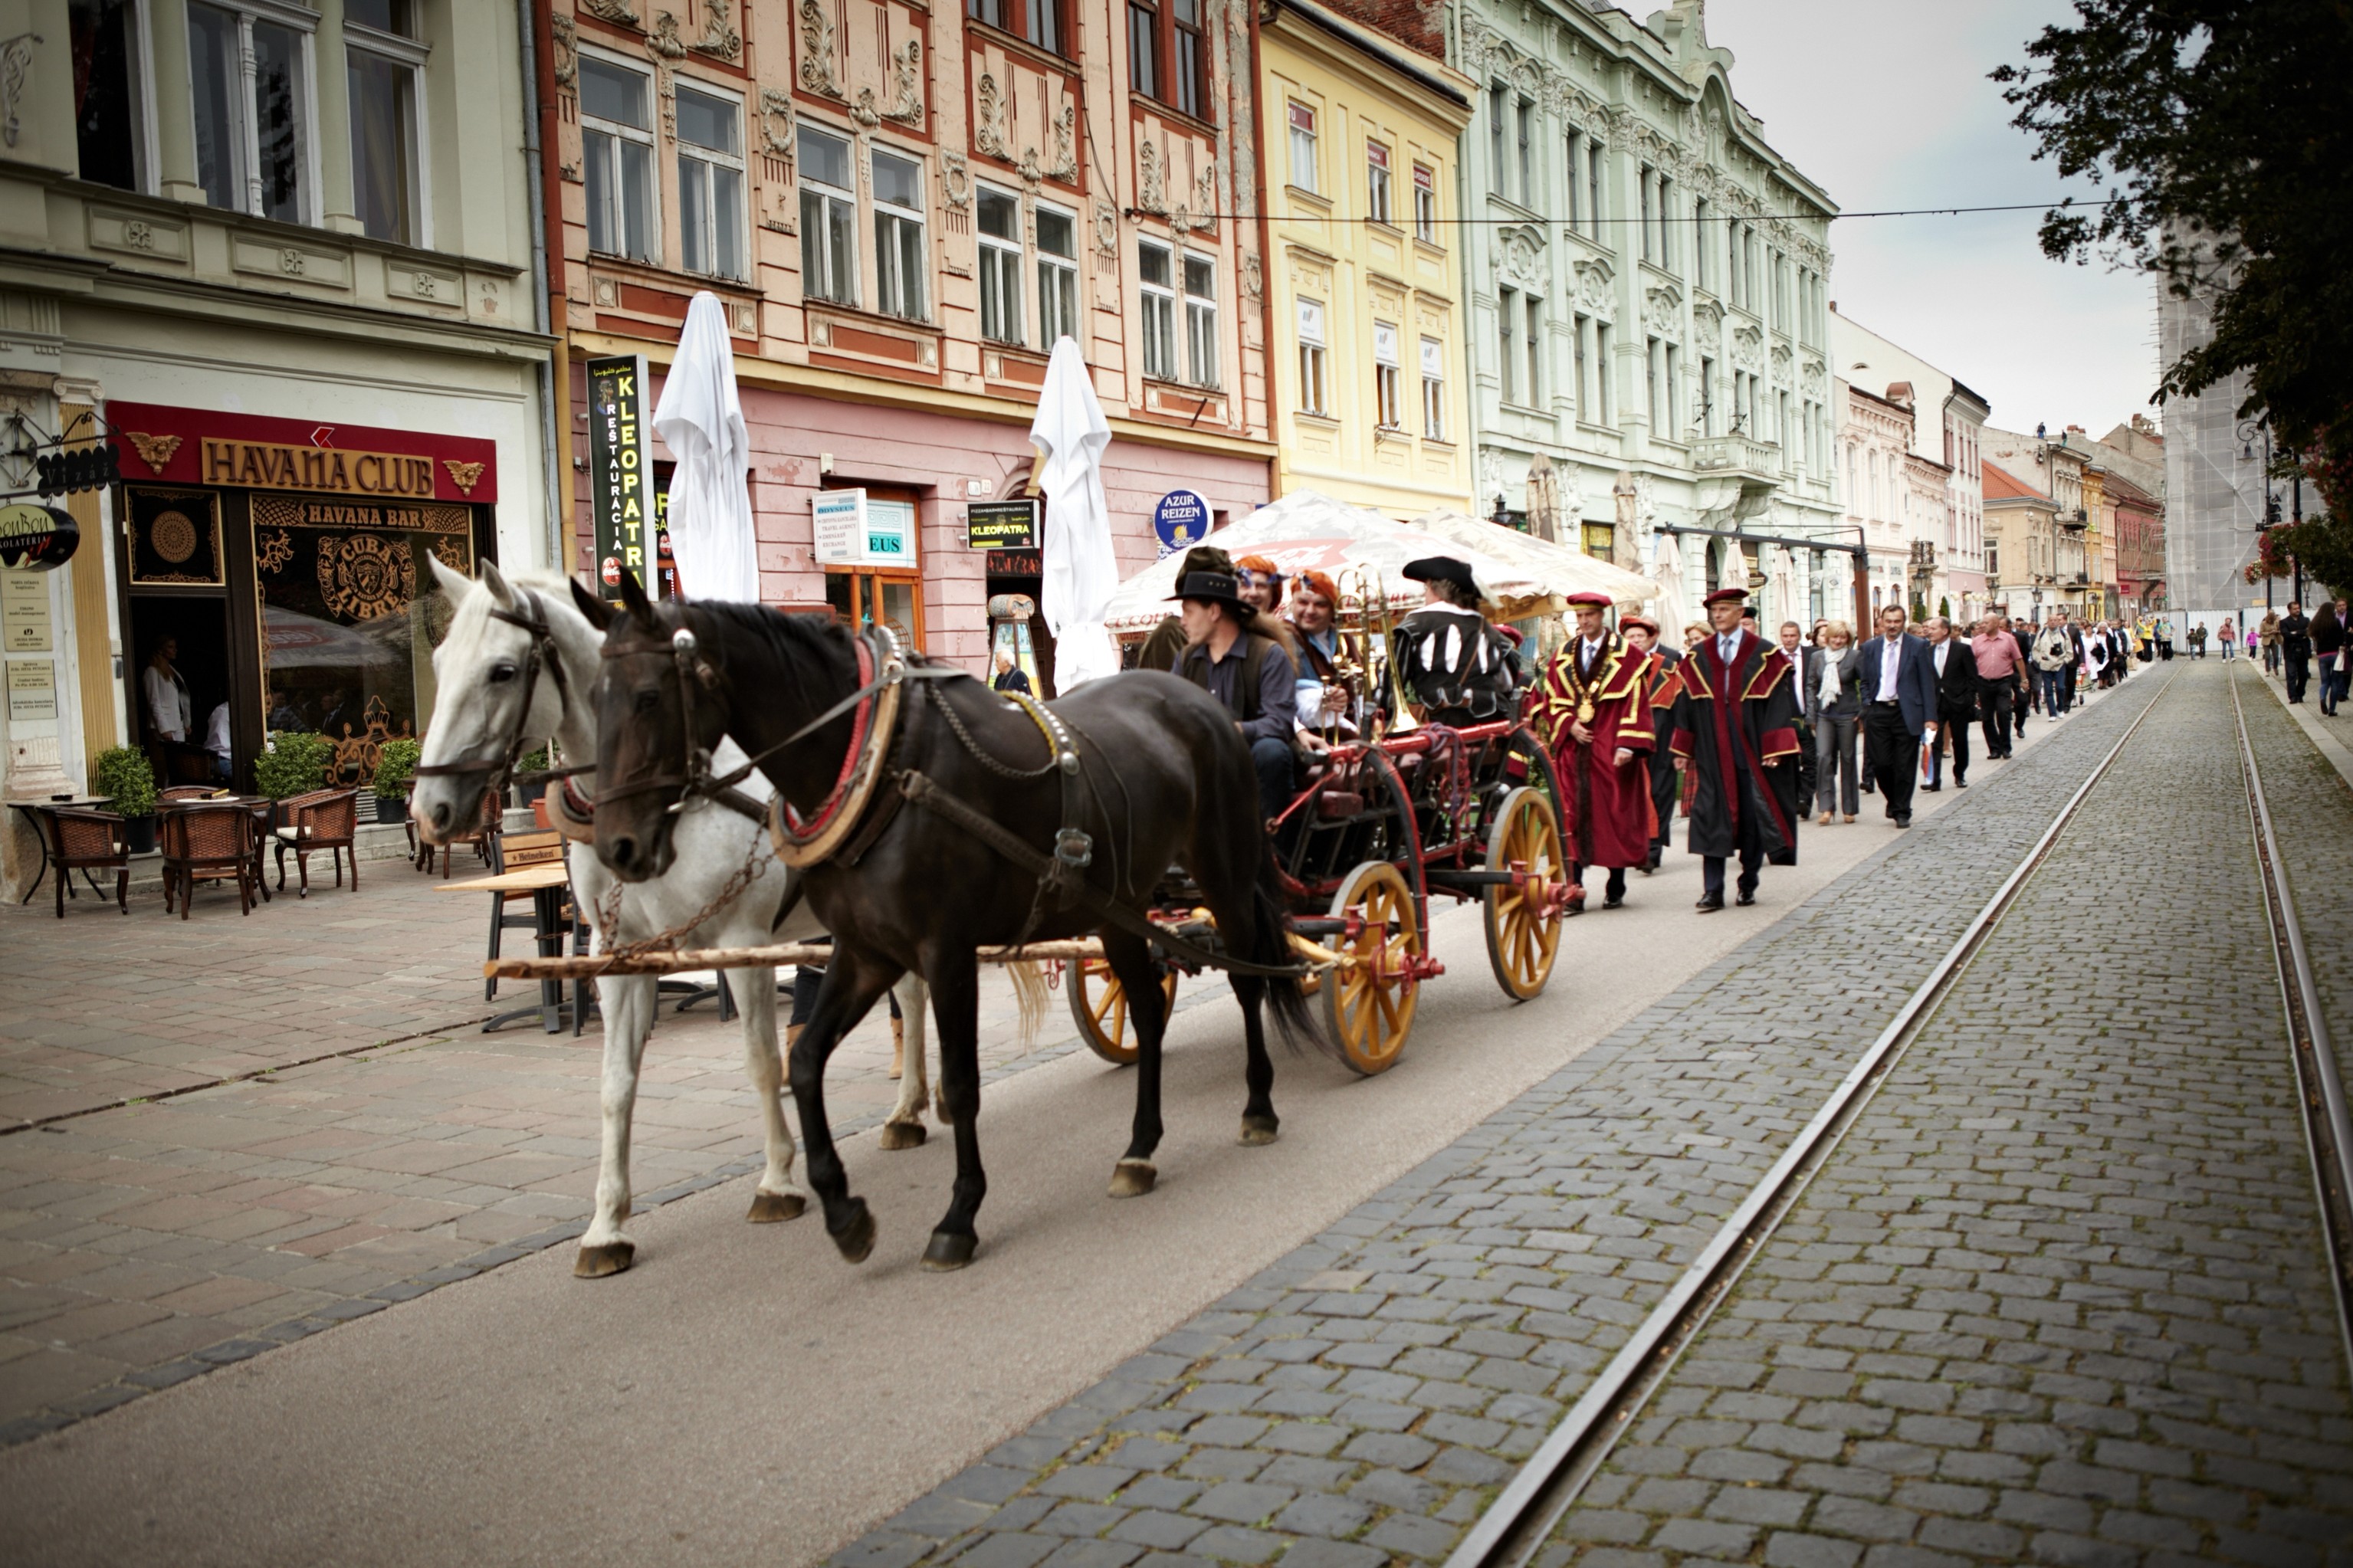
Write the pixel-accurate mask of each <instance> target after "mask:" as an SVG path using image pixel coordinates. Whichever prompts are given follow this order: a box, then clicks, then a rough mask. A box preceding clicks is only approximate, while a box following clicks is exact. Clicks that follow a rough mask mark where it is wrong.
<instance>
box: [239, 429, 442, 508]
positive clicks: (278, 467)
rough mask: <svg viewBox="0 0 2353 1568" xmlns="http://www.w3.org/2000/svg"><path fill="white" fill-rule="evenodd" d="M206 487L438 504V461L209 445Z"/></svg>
mask: <svg viewBox="0 0 2353 1568" xmlns="http://www.w3.org/2000/svg"><path fill="white" fill-rule="evenodd" d="M204 482H205V483H206V484H208V485H234V486H237V487H239V488H241V489H257V490H317V491H320V492H322V493H324V494H329V495H347V496H350V495H358V496H408V497H411V498H413V499H416V500H432V499H433V459H432V458H418V457H412V456H408V455H406V454H403V453H398V452H343V451H338V450H336V449H335V448H333V447H285V446H280V445H277V444H276V443H274V442H267V441H216V440H214V439H212V438H211V437H206V439H205V458H204Z"/></svg>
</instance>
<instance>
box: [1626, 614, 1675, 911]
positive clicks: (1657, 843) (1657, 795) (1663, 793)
mask: <svg viewBox="0 0 2353 1568" xmlns="http://www.w3.org/2000/svg"><path fill="white" fill-rule="evenodd" d="M1618 633H1619V635H1620V637H1624V638H1625V639H1626V646H1627V647H1630V648H1632V649H1633V650H1634V651H1635V652H1636V653H1646V654H1649V655H1650V656H1651V668H1650V672H1649V674H1648V675H1647V676H1645V677H1644V680H1645V682H1646V683H1647V685H1648V688H1649V690H1648V696H1647V700H1648V701H1649V703H1650V711H1651V757H1650V768H1651V813H1652V814H1653V816H1655V817H1656V823H1655V825H1654V826H1652V828H1651V857H1650V858H1649V859H1647V860H1645V861H1643V862H1642V875H1644V876H1645V877H1647V876H1649V875H1650V874H1651V872H1653V871H1655V870H1657V869H1658V868H1659V858H1660V857H1661V856H1662V855H1664V854H1665V853H1666V852H1667V844H1668V837H1669V835H1670V833H1671V832H1672V829H1673V827H1674V826H1675V802H1676V800H1677V798H1678V797H1680V796H1681V795H1682V794H1683V775H1682V774H1681V773H1678V772H1676V771H1675V753H1674V751H1673V749H1672V747H1671V746H1670V745H1669V744H1668V742H1669V741H1671V740H1672V738H1673V735H1674V710H1675V692H1676V690H1677V689H1679V688H1678V687H1677V685H1676V684H1675V683H1674V668H1675V666H1676V665H1677V664H1679V663H1681V662H1682V660H1683V655H1681V654H1679V653H1677V652H1676V651H1675V650H1674V649H1672V648H1671V647H1660V646H1659V623H1658V622H1656V621H1654V620H1652V619H1651V618H1650V617H1649V616H1619V617H1618Z"/></svg>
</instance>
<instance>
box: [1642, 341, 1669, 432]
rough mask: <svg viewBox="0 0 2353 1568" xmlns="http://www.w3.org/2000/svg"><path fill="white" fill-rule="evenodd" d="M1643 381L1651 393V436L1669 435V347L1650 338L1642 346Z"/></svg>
mask: <svg viewBox="0 0 2353 1568" xmlns="http://www.w3.org/2000/svg"><path fill="white" fill-rule="evenodd" d="M1642 380H1643V382H1644V384H1645V386H1646V389H1647V390H1648V391H1649V393H1650V405H1651V435H1652V436H1654V437H1664V436H1665V435H1666V433H1667V417H1668V411H1667V345H1666V344H1664V343H1662V342H1660V341H1659V340H1658V339H1656V338H1648V339H1645V340H1644V341H1643V345H1642Z"/></svg>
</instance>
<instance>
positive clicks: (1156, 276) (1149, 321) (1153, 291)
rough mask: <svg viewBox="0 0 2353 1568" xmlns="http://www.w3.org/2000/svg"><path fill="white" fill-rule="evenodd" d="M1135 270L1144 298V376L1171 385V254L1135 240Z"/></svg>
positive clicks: (1173, 275)
mask: <svg viewBox="0 0 2353 1568" xmlns="http://www.w3.org/2000/svg"><path fill="white" fill-rule="evenodd" d="M1135 269H1136V279H1137V281H1138V282H1139V283H1140V284H1141V285H1142V292H1143V296H1144V299H1143V307H1144V374H1146V375H1149V376H1154V377H1156V378H1158V379H1159V380H1162V381H1175V380H1176V262H1175V259H1174V257H1173V254H1172V253H1171V252H1170V250H1169V248H1168V247H1166V246H1165V245H1155V244H1154V243H1153V242H1152V241H1150V240H1148V239H1146V240H1139V241H1137V242H1136V247H1135Z"/></svg>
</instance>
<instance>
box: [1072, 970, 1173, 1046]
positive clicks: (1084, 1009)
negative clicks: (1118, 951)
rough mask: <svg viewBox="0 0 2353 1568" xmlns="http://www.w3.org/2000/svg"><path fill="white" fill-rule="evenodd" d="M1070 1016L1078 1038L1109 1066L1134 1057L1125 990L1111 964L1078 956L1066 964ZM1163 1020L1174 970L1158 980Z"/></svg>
mask: <svg viewBox="0 0 2353 1568" xmlns="http://www.w3.org/2000/svg"><path fill="white" fill-rule="evenodd" d="M1069 973H1070V992H1071V1018H1072V1020H1073V1021H1075V1022H1076V1023H1077V1024H1078V1026H1079V1038H1081V1039H1082V1040H1084V1041H1085V1042H1086V1043H1087V1049H1089V1050H1091V1051H1092V1052H1094V1054H1095V1055H1097V1056H1099V1057H1101V1058H1103V1060H1105V1061H1107V1062H1109V1063H1111V1064H1112V1065H1113V1067H1123V1068H1124V1067H1126V1066H1128V1065H1129V1064H1130V1063H1132V1062H1134V1060H1135V1021H1134V1019H1133V1018H1131V1017H1129V1016H1128V1011H1127V990H1126V987H1124V986H1123V985H1121V984H1120V983H1119V976H1118V975H1116V974H1113V973H1112V972H1111V965H1110V964H1109V963H1105V962H1104V961H1103V960H1102V959H1100V958H1088V959H1082V960H1080V961H1079V962H1078V963H1073V964H1071V967H1070V971H1069ZM1160 994H1161V997H1162V999H1163V1003H1164V1006H1163V1009H1162V1012H1161V1018H1162V1020H1163V1021H1164V1022H1166V1019H1167V1017H1168V1016H1169V1014H1170V1013H1172V1012H1174V1011H1175V1009H1176V971H1175V970H1173V969H1172V970H1170V971H1169V972H1168V975H1167V978H1166V979H1165V980H1163V981H1162V982H1161V983H1160Z"/></svg>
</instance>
